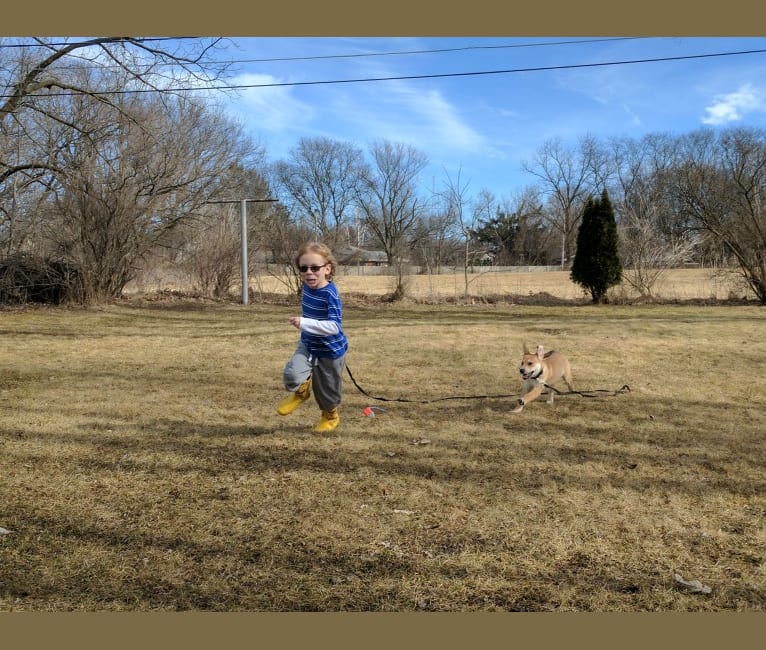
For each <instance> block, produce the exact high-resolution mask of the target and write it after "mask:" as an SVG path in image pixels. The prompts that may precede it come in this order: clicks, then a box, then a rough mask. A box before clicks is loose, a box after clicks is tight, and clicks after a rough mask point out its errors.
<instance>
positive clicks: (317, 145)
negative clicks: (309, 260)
mask: <svg viewBox="0 0 766 650" xmlns="http://www.w3.org/2000/svg"><path fill="white" fill-rule="evenodd" d="M363 163H364V156H363V152H362V150H361V149H358V148H357V147H355V146H353V145H351V144H348V143H345V142H340V141H337V140H330V139H329V138H324V137H320V138H301V139H300V140H299V142H298V146H297V147H295V148H294V149H292V150H291V151H290V154H289V158H288V160H282V161H278V162H277V163H275V165H274V177H275V181H276V182H275V185H276V186H277V188H278V191H279V192H280V194H281V195H283V198H282V202H283V203H286V204H287V203H289V204H292V206H293V208H292V212H293V213H294V214H298V213H302V214H303V215H305V217H306V218H307V219H308V221H309V223H310V225H311V227H312V228H313V230H314V237H315V238H316V239H322V240H324V241H326V242H327V243H328V244H329V245H331V246H335V245H337V243H338V242H339V240H340V236H341V233H343V232H345V229H346V226H347V225H348V223H349V220H350V218H351V216H352V214H351V212H352V208H353V206H354V201H355V199H356V196H357V193H358V192H357V190H358V185H359V182H360V177H361V169H362V166H363Z"/></svg>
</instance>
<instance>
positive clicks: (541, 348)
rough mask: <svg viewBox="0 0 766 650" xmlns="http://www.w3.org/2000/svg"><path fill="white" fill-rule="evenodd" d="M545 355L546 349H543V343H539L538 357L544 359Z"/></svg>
mask: <svg viewBox="0 0 766 650" xmlns="http://www.w3.org/2000/svg"><path fill="white" fill-rule="evenodd" d="M544 356H545V353H544V350H543V346H542V345H538V346H537V358H538V359H542V358H543V357H544Z"/></svg>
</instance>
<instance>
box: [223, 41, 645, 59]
mask: <svg viewBox="0 0 766 650" xmlns="http://www.w3.org/2000/svg"><path fill="white" fill-rule="evenodd" d="M641 38H646V37H643V36H621V37H614V38H594V39H586V40H578V41H553V42H547V43H545V42H541V43H512V44H508V45H464V46H462V47H443V48H433V49H425V50H399V51H394V52H359V53H357V54H325V55H317V56H290V57H273V58H265V59H239V60H237V59H234V60H231V61H222V63H274V62H281V61H321V60H323V59H355V58H365V57H373V56H403V55H410V54H442V53H445V52H467V51H472V50H506V49H519V48H526V47H550V46H555V45H580V44H586V43H608V42H611V41H628V40H636V39H641ZM649 38H654V37H649Z"/></svg>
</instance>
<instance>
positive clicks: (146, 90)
mask: <svg viewBox="0 0 766 650" xmlns="http://www.w3.org/2000/svg"><path fill="white" fill-rule="evenodd" d="M763 53H766V49H759V50H741V51H737V52H718V53H714V54H689V55H684V56H666V57H658V58H647V59H630V60H625V61H603V62H598V63H573V64H569V65H551V66H538V67H530V68H509V69H504V70H481V71H474V72H444V73H434V74H421V75H399V76H391V77H360V78H355V79H331V80H320V81H285V82H276V83H263V84H234V85H227V86H196V87H191V88H163V89H161V90H158V89H156V88H137V89H133V90H111V91H104V92H99V93H98V94H99V95H128V94H139V93H155V92H177V93H182V92H191V91H202V90H204V91H211V90H244V89H248V88H281V87H287V86H319V85H333V84H349V83H367V82H374V81H408V80H417V79H443V78H458V77H476V76H483V75H497V74H516V73H521V72H550V71H555V70H574V69H582V68H598V67H607V66H618V65H635V64H640V63H661V62H668V61H688V60H691V59H706V58H715V57H723V56H741V55H747V54H763ZM79 94H84V93H82V92H71V91H70V92H64V93H57V95H58V96H68V95H79ZM47 96H49V95H42V94H38V95H35V94H30V95H29V97H47ZM8 97H9V95H0V98H3V99H6V98H8Z"/></svg>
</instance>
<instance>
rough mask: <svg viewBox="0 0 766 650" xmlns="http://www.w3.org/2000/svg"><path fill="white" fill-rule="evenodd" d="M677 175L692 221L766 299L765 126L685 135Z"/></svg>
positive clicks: (682, 201)
mask: <svg viewBox="0 0 766 650" xmlns="http://www.w3.org/2000/svg"><path fill="white" fill-rule="evenodd" d="M682 143H683V147H684V155H683V157H682V160H683V162H682V164H681V166H680V168H679V169H678V175H677V178H676V182H677V186H676V190H677V195H678V201H679V204H680V210H681V211H682V213H683V214H684V215H686V216H687V217H688V219H689V220H690V226H691V227H693V228H695V229H697V230H700V231H703V232H706V233H709V234H710V235H712V236H714V237H715V238H716V239H717V240H718V241H719V242H720V243H721V244H723V245H724V246H725V247H726V249H727V250H728V251H729V252H730V253H731V255H732V256H733V258H734V259H735V260H736V263H737V267H738V272H739V274H740V276H741V277H742V279H743V280H744V282H745V283H746V284H747V286H748V287H749V288H750V289H752V291H753V293H754V294H755V296H756V297H757V298H758V300H759V301H760V302H761V304H766V131H764V130H762V129H753V128H735V129H728V130H724V131H722V132H720V133H715V132H713V131H711V130H700V131H697V132H695V133H692V134H690V135H688V136H686V137H685V138H683V139H682Z"/></svg>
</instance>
